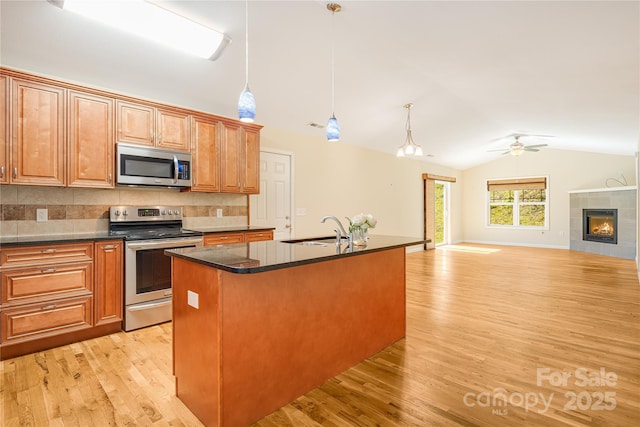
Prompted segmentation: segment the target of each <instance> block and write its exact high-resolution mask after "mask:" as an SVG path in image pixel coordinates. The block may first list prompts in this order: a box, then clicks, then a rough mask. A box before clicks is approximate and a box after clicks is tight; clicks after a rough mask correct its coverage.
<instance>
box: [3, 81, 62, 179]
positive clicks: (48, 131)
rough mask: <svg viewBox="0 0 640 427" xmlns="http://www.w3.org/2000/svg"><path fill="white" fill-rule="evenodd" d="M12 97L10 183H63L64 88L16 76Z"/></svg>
mask: <svg viewBox="0 0 640 427" xmlns="http://www.w3.org/2000/svg"><path fill="white" fill-rule="evenodd" d="M12 99H13V101H12V102H13V117H12V128H13V150H12V151H13V156H12V165H11V169H12V170H11V171H10V173H11V182H12V183H14V184H33V185H55V186H63V185H65V173H64V163H65V162H64V154H65V153H64V131H65V129H64V123H65V122H64V104H65V90H64V89H63V88H60V87H57V86H51V85H46V84H40V83H34V82H29V81H25V80H19V79H16V80H13V92H12Z"/></svg>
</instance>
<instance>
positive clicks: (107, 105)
mask: <svg viewBox="0 0 640 427" xmlns="http://www.w3.org/2000/svg"><path fill="white" fill-rule="evenodd" d="M113 104H114V101H113V99H111V98H104V97H101V96H95V95H91V94H87V93H82V92H75V91H71V92H70V93H69V180H68V185H69V187H99V188H112V187H113V165H114V159H115V158H114V146H115V134H114V126H113V121H114V105H113Z"/></svg>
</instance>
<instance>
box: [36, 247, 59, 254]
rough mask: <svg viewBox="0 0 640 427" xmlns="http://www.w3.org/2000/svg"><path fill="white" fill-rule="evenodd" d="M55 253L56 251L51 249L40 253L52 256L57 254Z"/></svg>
mask: <svg viewBox="0 0 640 427" xmlns="http://www.w3.org/2000/svg"><path fill="white" fill-rule="evenodd" d="M55 251H56V250H55V249H51V248H50V249H43V250H42V251H40V252H41V253H43V254H52V253H55Z"/></svg>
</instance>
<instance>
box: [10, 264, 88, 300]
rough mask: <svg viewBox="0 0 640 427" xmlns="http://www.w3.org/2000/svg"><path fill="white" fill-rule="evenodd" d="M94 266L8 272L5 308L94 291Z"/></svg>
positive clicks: (37, 268) (54, 267)
mask: <svg viewBox="0 0 640 427" xmlns="http://www.w3.org/2000/svg"><path fill="white" fill-rule="evenodd" d="M92 266H93V265H92V263H87V262H85V263H81V264H53V265H45V266H42V267H29V268H20V269H12V270H7V271H4V272H3V273H1V276H2V304H10V303H20V304H25V303H29V302H37V301H38V300H41V299H44V298H61V297H65V296H73V294H76V295H77V294H78V293H82V292H86V293H89V292H91V291H92V288H93V286H92V284H93V280H92V277H93V269H92Z"/></svg>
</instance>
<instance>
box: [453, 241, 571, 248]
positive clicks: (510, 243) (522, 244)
mask: <svg viewBox="0 0 640 427" xmlns="http://www.w3.org/2000/svg"><path fill="white" fill-rule="evenodd" d="M460 243H478V244H482V245H498V246H525V247H530V248H546V249H567V250H568V249H569V246H565V245H537V244H533V243H515V242H489V241H484V240H465V241H464V242H460Z"/></svg>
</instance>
